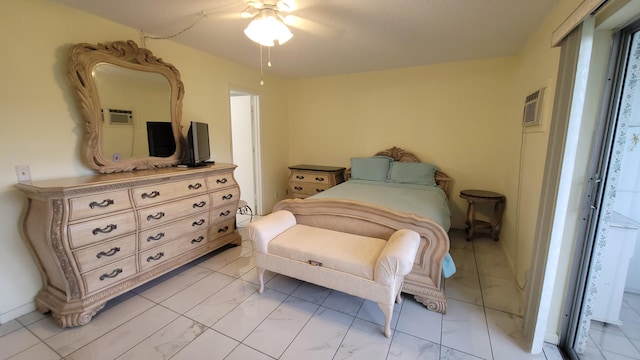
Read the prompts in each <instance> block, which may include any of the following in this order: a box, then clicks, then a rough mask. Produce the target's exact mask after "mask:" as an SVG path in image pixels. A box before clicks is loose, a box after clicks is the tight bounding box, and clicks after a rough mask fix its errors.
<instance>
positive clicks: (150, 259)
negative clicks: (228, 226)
mask: <svg viewBox="0 0 640 360" xmlns="http://www.w3.org/2000/svg"><path fill="white" fill-rule="evenodd" d="M206 243H207V230H206V229H205V230H202V231H199V232H197V233H195V234H192V235H191V236H183V237H181V238H179V239H177V240H174V241H170V242H168V243H164V244H162V245H160V246H158V247H155V248H153V249H150V250H147V251H143V252H141V253H140V259H139V263H140V271H145V270H147V269H149V268H151V267H153V266H155V265H158V264H162V263H163V262H165V261H167V260H170V259H171V258H173V257H176V256H178V255H180V254H182V253H185V252H187V251H189V250H191V249H195V248H197V247H200V246H202V245H205V244H206Z"/></svg>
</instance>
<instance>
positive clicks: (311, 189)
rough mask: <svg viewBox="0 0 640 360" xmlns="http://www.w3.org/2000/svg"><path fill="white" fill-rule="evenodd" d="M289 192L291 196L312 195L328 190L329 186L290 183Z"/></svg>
mask: <svg viewBox="0 0 640 360" xmlns="http://www.w3.org/2000/svg"><path fill="white" fill-rule="evenodd" d="M290 186H291V192H292V193H293V194H305V195H314V194H317V193H320V192H323V191H325V190H327V189H329V188H331V185H329V184H310V183H302V182H291V185H290Z"/></svg>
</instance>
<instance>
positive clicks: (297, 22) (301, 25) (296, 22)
mask: <svg viewBox="0 0 640 360" xmlns="http://www.w3.org/2000/svg"><path fill="white" fill-rule="evenodd" d="M283 19H284V23H285V24H287V25H288V26H291V27H293V28H296V29H299V30H302V31H304V32H307V33H310V34H312V35H319V36H323V37H329V38H335V37H338V36H339V35H340V33H342V31H341V30H340V29H337V28H335V27H334V26H331V25H329V24H325V23H321V22H319V21H316V20H311V19H307V18H303V17H300V16H297V15H291V14H289V15H284V16H283Z"/></svg>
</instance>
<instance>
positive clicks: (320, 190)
mask: <svg viewBox="0 0 640 360" xmlns="http://www.w3.org/2000/svg"><path fill="white" fill-rule="evenodd" d="M323 191H324V189H316V192H323Z"/></svg>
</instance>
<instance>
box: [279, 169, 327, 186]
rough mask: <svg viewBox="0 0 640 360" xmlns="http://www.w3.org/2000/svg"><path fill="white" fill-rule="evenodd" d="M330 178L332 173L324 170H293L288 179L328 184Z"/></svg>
mask: <svg viewBox="0 0 640 360" xmlns="http://www.w3.org/2000/svg"><path fill="white" fill-rule="evenodd" d="M332 179H333V175H331V174H327V173H324V172H312V171H302V170H294V171H291V177H290V178H289V181H292V182H293V181H295V182H304V183H313V184H326V185H329V184H331V182H332V181H331V180H332Z"/></svg>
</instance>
